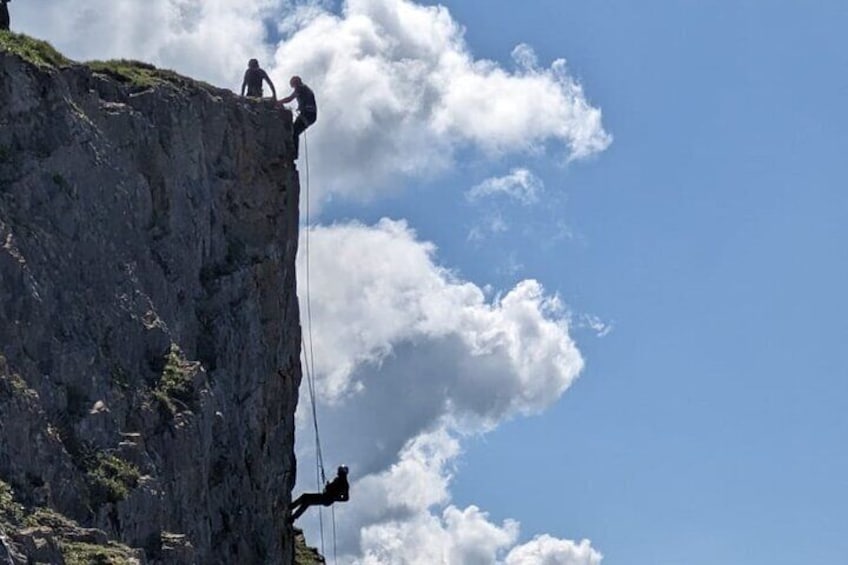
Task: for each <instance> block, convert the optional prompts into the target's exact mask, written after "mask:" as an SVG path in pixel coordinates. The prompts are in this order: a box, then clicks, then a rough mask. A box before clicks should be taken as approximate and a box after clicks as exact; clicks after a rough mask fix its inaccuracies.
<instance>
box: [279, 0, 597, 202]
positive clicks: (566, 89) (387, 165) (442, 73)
mask: <svg viewBox="0 0 848 565" xmlns="http://www.w3.org/2000/svg"><path fill="white" fill-rule="evenodd" d="M292 19H295V20H296V22H297V23H286V26H285V28H286V29H288V30H293V31H291V33H290V35H289V36H288V39H287V40H286V41H284V42H282V43H281V44H280V45H279V47H278V49H277V53H276V65H275V72H277V73H278V75H275V76H280V77H281V78H282V77H286V76H288V75H289V74H291V73H294V72H295V71H297V73H299V74H301V75H302V76H303V77H304V78H305V79H306V80H307V82H311V83H314V85H315V86H316V87H317V90H318V91H319V92H320V93H321V98H322V101H320V102H319V105H320V106H321V110H320V111H319V112H320V114H321V117H320V118H319V120H320V123H322V124H328V125H326V126H325V127H323V128H322V127H320V126H318V125H316V127H315V128H314V130H313V131H312V132H310V134H311V136H312V142H313V147H314V149H315V150H316V151H317V152H320V155H323V156H327V157H329V156H332V160H333V169H332V170H329V171H327V170H325V171H323V172H322V173H320V174H317V175H316V178H317V180H318V181H319V183H318V184H319V185H320V186H321V190H322V191H324V194H325V195H326V194H328V193H334V194H351V193H352V192H355V194H356V195H357V196H359V197H362V196H369V195H373V194H374V193H375V191H376V190H377V189H378V187H381V186H383V183H384V182H385V181H386V180H387V179H390V178H392V177H393V176H395V175H397V174H404V175H428V174H432V173H433V172H434V171H438V170H440V169H444V168H445V167H447V166H448V165H450V163H451V160H452V155H453V153H454V152H455V151H456V150H457V149H458V148H462V147H472V148H476V149H479V150H481V151H483V152H486V153H490V154H501V153H511V152H527V151H533V150H538V149H540V148H541V147H542V146H543V145H544V144H545V143H546V142H548V141H553V142H555V143H557V144H559V145H561V146H564V147H565V148H566V151H567V153H568V154H569V155H570V157H571V158H582V157H586V156H588V155H591V154H593V153H596V152H599V151H602V150H603V149H605V148H606V147H607V146H608V145H609V143H610V140H611V138H610V136H609V134H607V133H606V132H605V131H604V129H603V127H602V125H601V112H600V110H599V109H597V108H594V107H592V106H591V105H590V104H589V103H588V102H587V100H586V97H585V95H584V93H583V89H582V87H581V86H580V84H579V83H577V82H576V81H575V80H574V79H573V78H572V77H571V76H570V74H569V73H568V70H567V65H566V63H565V61H564V60H562V59H559V60H556V61H554V62H553V64H552V65H551V66H550V67H548V68H541V67H539V66H538V65H537V62H536V58H535V54H533V52H532V49H531V48H530V47H528V46H520V47H519V48H518V49H517V50H516V51H515V53H514V58H515V60H516V63H517V65H516V68H515V69H513V70H509V69H506V68H504V67H503V66H501V65H498V64H497V63H495V62H492V61H487V60H479V59H475V58H474V57H473V56H472V55H471V53H470V51H469V49H468V46H467V45H466V43H465V40H464V37H463V28H462V26H461V25H460V24H459V23H458V22H456V21H455V20H454V19H453V18H452V16H451V14H450V12H449V11H448V10H447V9H446V8H444V7H442V6H422V5H419V4H415V3H413V2H409V1H407V0H348V1H347V2H346V3H345V4H344V8H343V10H342V14H341V15H336V14H333V13H330V12H327V11H321V10H315V9H314V8H312V9H310V10H309V11H308V13H307V14H304V13H301V12H298V13H296V14H295V15H294V16H292ZM287 22H288V21H287Z"/></svg>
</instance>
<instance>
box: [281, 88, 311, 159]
mask: <svg viewBox="0 0 848 565" xmlns="http://www.w3.org/2000/svg"><path fill="white" fill-rule="evenodd" d="M289 85H290V86H291V87H292V88H293V89H294V92H292V93H291V94H289V95H288V96H286V97H285V98H283V99H282V100H280V102H281V103H282V104H288V103H289V102H291V101H292V100H294V99H295V98H297V119H296V120H295V121H294V131H293V134H294V158H295V159H297V156H298V153H299V151H298V149H299V146H300V134H302V133H303V132H304V131H305V130H306V128H308V127H309V126H311V125H312V124H314V123H315V120H317V119H318V105H317V104H316V103H315V93H314V92H312V89H311V88H309V87H308V86H306V85H305V84H303V81H302V80H300V77H299V76H293V77H291V80H290V81H289Z"/></svg>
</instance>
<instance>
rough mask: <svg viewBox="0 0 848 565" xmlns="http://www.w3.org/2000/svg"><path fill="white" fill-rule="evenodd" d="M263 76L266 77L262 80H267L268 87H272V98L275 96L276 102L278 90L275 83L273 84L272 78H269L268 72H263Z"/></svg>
mask: <svg viewBox="0 0 848 565" xmlns="http://www.w3.org/2000/svg"><path fill="white" fill-rule="evenodd" d="M262 74H263V75H264V76H263V77H262V78H264V79H265V82H267V83H268V86H270V87H271V96H273V97H274V100H276V99H277V89H276V88H274V83H273V82H271V77H269V76H268V73H266V72H264V71H263V73H262Z"/></svg>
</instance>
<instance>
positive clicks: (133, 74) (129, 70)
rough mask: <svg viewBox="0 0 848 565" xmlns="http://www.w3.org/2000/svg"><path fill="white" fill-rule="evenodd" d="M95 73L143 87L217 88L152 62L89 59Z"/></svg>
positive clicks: (88, 63)
mask: <svg viewBox="0 0 848 565" xmlns="http://www.w3.org/2000/svg"><path fill="white" fill-rule="evenodd" d="M86 66H87V67H89V68H90V69H91V70H92V71H94V72H95V73H99V74H103V75H106V76H108V77H110V78H112V79H114V80H116V81H118V82H120V83H123V84H128V85H131V86H136V87H141V88H153V87H156V86H171V87H174V88H177V89H182V88H186V87H190V86H194V87H200V88H203V89H205V90H208V91H212V90H215V87H213V86H212V85H210V84H207V83H205V82H201V81H197V80H194V79H190V78H188V77H184V76H182V75H181V74H179V73H176V72H175V71H172V70H169V69H159V68H157V67H156V66H154V65H151V64H150V63H143V62H141V61H132V60H129V59H115V60H111V61H89V62H87V63H86Z"/></svg>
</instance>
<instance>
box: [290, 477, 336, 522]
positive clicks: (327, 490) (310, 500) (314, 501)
mask: <svg viewBox="0 0 848 565" xmlns="http://www.w3.org/2000/svg"><path fill="white" fill-rule="evenodd" d="M349 491H350V485H348V483H347V467H345V466H344V465H342V466H340V467H339V470H338V472H337V473H336V478H335V479H333V480H332V481H330V482H329V483H327V484H326V486H324V492H305V493H303V494H301V495H300V496H298V497H297V498H296V499H295V501H294V502H292V503H291V506H289V511H290V512H291V513H292V515H291V518H289V521H290V522H294V521H295V520H297V519H298V518H300V516H301V514H303V513H304V512H306V509H307V508H309V507H310V506H316V505H318V504H320V505H321V506H330V505H331V504H333V503H334V502H347V501H348V499H349Z"/></svg>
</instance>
